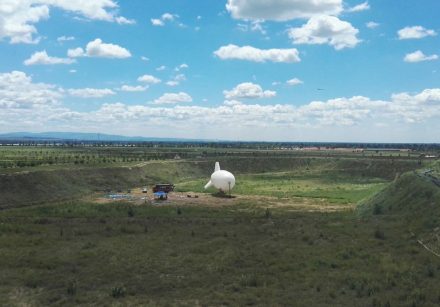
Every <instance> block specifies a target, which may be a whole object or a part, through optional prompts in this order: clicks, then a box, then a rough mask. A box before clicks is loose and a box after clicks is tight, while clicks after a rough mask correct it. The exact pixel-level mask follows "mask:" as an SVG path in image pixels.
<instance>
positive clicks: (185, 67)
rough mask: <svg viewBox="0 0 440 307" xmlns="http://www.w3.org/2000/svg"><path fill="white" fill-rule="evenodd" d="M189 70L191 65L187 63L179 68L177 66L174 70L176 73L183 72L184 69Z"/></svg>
mask: <svg viewBox="0 0 440 307" xmlns="http://www.w3.org/2000/svg"><path fill="white" fill-rule="evenodd" d="M187 68H189V65H188V64H186V63H182V64H180V65H179V66H176V67H175V68H174V71H181V70H182V69H187Z"/></svg>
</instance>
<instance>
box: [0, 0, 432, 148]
mask: <svg viewBox="0 0 440 307" xmlns="http://www.w3.org/2000/svg"><path fill="white" fill-rule="evenodd" d="M438 12H440V2H439V1H435V0H422V1H420V0H419V1H416V0H406V1H399V4H396V3H394V2H393V3H391V2H390V1H379V0H369V1H362V0H360V1H352V0H350V1H343V0H317V1H315V4H314V5H312V4H311V3H310V1H307V0H271V1H268V0H252V1H251V0H221V1H220V0H216V1H214V0H210V1H206V0H205V1H194V0H191V1H189V0H173V1H171V0H170V1H155V0H151V1H142V0H130V1H118V2H116V1H113V0H88V1H82V0H77V1H74V0H70V1H68V0H38V1H37V0H18V1H17V0H5V1H2V2H1V3H0V54H1V55H2V56H1V57H0V132H12V131H35V132H37V131H81V132H100V133H113V134H122V135H132V136H135V135H139V136H154V137H183V138H209V139H229V140H265V141H358V142H365V141H370V142H440V137H439V133H438V131H440V129H439V128H440V124H439V123H440V60H439V56H440V38H439V35H438V33H440V20H439V18H438Z"/></svg>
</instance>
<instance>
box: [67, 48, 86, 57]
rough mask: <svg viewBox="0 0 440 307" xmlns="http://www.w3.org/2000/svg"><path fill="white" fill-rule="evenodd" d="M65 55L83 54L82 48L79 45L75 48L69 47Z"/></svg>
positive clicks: (78, 55)
mask: <svg viewBox="0 0 440 307" xmlns="http://www.w3.org/2000/svg"><path fill="white" fill-rule="evenodd" d="M67 56H68V57H69V58H77V57H81V56H85V53H84V49H82V48H81V47H78V48H75V49H69V50H67Z"/></svg>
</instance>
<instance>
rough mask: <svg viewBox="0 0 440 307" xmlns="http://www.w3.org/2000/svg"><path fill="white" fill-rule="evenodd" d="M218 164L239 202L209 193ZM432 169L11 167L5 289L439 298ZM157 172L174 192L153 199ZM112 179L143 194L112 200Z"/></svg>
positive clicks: (364, 302)
mask: <svg viewBox="0 0 440 307" xmlns="http://www.w3.org/2000/svg"><path fill="white" fill-rule="evenodd" d="M215 160H220V161H221V166H222V168H225V169H229V170H231V171H233V172H234V174H235V175H236V178H237V185H236V188H235V189H234V190H233V195H234V196H235V197H234V198H230V199H229V198H220V197H216V196H215V195H213V194H212V193H213V191H208V192H204V191H203V190H202V187H203V185H204V184H205V183H206V181H207V180H208V178H209V175H210V173H211V172H212V169H213V166H214V161H215ZM139 163H140V164H139ZM430 168H432V169H434V170H435V171H436V170H437V169H438V164H431V163H430V162H425V161H422V162H421V164H420V163H419V161H418V160H417V159H404V158H403V157H401V158H400V159H394V160H390V159H388V158H374V159H372V158H370V157H363V158H362V157H353V156H349V157H345V156H338V157H325V156H324V157H316V156H313V155H312V156H307V155H303V156H297V157H285V156H283V155H276V156H273V157H271V156H269V157H265V156H263V157H247V158H241V157H236V156H232V157H231V156H227V155H226V156H219V157H214V158H213V159H210V158H203V159H194V160H192V159H182V160H173V159H172V160H167V161H141V162H139V161H136V165H133V164H132V163H131V162H127V164H124V165H122V166H119V167H116V166H114V167H98V166H95V167H84V168H83V167H81V166H80V165H77V166H74V167H69V168H56V169H51V170H42V169H40V168H35V169H32V170H29V171H26V172H25V173H23V172H15V173H11V172H9V171H8V172H6V173H5V174H4V175H2V176H0V183H1V185H0V187H1V188H2V191H1V193H2V195H3V198H4V199H3V202H2V203H0V205H1V207H2V208H3V209H4V210H1V211H0V273H1V277H2V278H1V279H0V297H2V303H3V304H5V305H29V306H37V305H48V304H55V305H63V306H65V305H78V304H84V305H90V304H93V305H139V304H143V305H151V306H156V305H186V306H194V305H196V306H197V305H200V306H204V305H233V306H235V305H260V306H263V305H265V306H267V305H296V306H328V305H331V306H341V305H346V306H434V305H438V304H440V291H439V289H438V283H439V282H440V262H439V259H440V258H439V257H437V256H436V255H435V253H437V252H439V253H440V241H438V239H437V233H438V228H437V227H438V225H440V220H439V218H438V216H439V215H438V213H439V211H438V207H439V206H440V192H439V191H440V188H439V187H437V186H436V185H435V184H433V183H432V182H431V181H430V180H428V179H429V178H428V179H427V178H425V177H424V176H423V170H424V169H430ZM419 169H421V170H419ZM414 170H417V171H416V172H414ZM157 181H172V182H174V183H175V184H176V188H177V190H178V192H176V193H173V194H171V195H170V199H169V200H168V201H166V202H161V203H159V202H154V203H153V204H151V203H147V204H145V203H144V202H143V201H142V200H141V197H142V196H143V195H142V193H141V192H140V189H139V188H140V187H142V186H143V185H151V184H153V183H154V182H157ZM36 184H37V185H36ZM23 189H26V190H29V191H26V190H23ZM106 189H112V190H113V191H115V190H118V189H121V190H124V189H131V190H132V193H131V194H132V195H133V197H134V199H135V200H134V201H132V202H130V201H111V200H108V199H106V198H104V197H105V195H106V192H104V190H106ZM124 192H125V191H124ZM150 193H151V192H150ZM187 195H191V198H189V197H187ZM194 195H197V196H198V198H194ZM5 199H6V200H7V201H5ZM358 204H360V207H359V208H358ZM414 212H416V213H417V214H414ZM420 242H422V243H423V244H425V246H426V247H428V248H429V249H430V250H427V249H426V248H425V247H424V246H423V245H422V244H421V243H420Z"/></svg>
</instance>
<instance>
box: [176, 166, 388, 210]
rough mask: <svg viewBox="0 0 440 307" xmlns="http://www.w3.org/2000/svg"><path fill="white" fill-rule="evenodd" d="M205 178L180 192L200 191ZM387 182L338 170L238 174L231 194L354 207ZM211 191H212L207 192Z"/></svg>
mask: <svg viewBox="0 0 440 307" xmlns="http://www.w3.org/2000/svg"><path fill="white" fill-rule="evenodd" d="M207 180H208V179H197V180H192V181H184V182H180V183H178V184H177V185H176V187H177V190H179V191H183V192H186V191H194V192H199V193H200V192H203V191H204V190H203V186H204V185H205V184H206V182H207ZM386 185H387V181H385V180H384V179H380V178H360V177H352V176H347V175H344V174H341V173H340V172H337V171H325V172H324V171H322V170H319V169H318V170H310V171H308V170H298V171H294V172H272V173H261V174H248V175H238V176H237V177H236V186H235V187H234V189H233V194H238V195H264V196H273V197H278V198H291V197H305V198H321V199H325V200H327V201H328V202H331V203H341V204H349V203H351V204H354V203H357V202H358V201H360V200H362V199H364V198H366V197H368V196H370V195H371V194H373V193H376V192H378V191H380V190H381V189H383V188H384V187H385V186H386ZM210 191H214V190H212V189H211V190H210Z"/></svg>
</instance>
